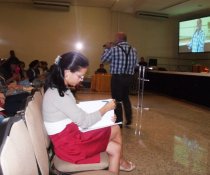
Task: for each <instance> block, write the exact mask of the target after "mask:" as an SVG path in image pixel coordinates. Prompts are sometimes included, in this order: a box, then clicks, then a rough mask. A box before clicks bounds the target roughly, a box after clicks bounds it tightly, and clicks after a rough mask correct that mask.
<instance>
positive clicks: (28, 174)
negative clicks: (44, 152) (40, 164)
mask: <svg viewBox="0 0 210 175" xmlns="http://www.w3.org/2000/svg"><path fill="white" fill-rule="evenodd" d="M0 132H1V147H0V165H1V172H0V174H3V175H38V174H39V173H38V169H37V164H36V158H35V154H34V150H33V146H32V143H31V139H30V136H29V133H28V130H27V128H26V125H25V122H24V121H23V120H22V119H21V118H20V117H11V118H6V119H4V121H3V123H2V124H1V125H0Z"/></svg>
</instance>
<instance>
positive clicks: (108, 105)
mask: <svg viewBox="0 0 210 175" xmlns="http://www.w3.org/2000/svg"><path fill="white" fill-rule="evenodd" d="M104 107H105V108H107V109H108V111H110V110H112V109H115V108H116V101H115V100H114V99H113V100H111V101H109V102H107V103H106V104H105V105H104Z"/></svg>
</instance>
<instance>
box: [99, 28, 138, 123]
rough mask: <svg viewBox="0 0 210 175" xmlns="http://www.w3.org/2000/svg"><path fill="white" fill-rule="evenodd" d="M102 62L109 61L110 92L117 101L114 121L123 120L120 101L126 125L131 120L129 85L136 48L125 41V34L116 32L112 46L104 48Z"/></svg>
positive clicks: (134, 63) (135, 60)
mask: <svg viewBox="0 0 210 175" xmlns="http://www.w3.org/2000/svg"><path fill="white" fill-rule="evenodd" d="M101 61H102V63H104V62H108V63H110V73H111V74H112V78H111V94H112V98H113V99H115V100H116V101H117V102H118V103H117V106H116V109H115V114H116V116H117V120H116V122H121V121H123V117H122V114H123V112H122V103H123V106H124V110H125V117H126V125H130V124H131V122H132V109H131V102H130V99H129V87H130V85H131V81H132V76H133V74H134V69H135V67H136V64H137V52H136V49H135V48H133V47H132V46H130V45H129V44H128V42H127V36H126V34H125V33H123V32H118V33H117V34H116V37H115V43H114V46H113V47H111V48H106V49H105V51H104V53H103V55H102V57H101Z"/></svg>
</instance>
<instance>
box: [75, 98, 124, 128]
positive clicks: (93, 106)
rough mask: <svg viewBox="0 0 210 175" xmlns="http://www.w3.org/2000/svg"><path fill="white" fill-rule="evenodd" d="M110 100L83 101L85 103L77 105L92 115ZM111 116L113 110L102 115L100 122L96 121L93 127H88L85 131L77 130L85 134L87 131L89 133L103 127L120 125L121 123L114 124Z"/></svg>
mask: <svg viewBox="0 0 210 175" xmlns="http://www.w3.org/2000/svg"><path fill="white" fill-rule="evenodd" d="M110 100H111V99H104V100H94V101H85V102H80V103H79V104H77V105H78V107H80V108H81V109H83V110H84V111H85V112H87V113H92V112H95V111H97V110H99V109H100V108H102V107H103V106H104V105H105V104H106V103H107V102H108V101H110ZM113 116H114V110H110V111H108V112H107V113H105V114H104V115H103V117H102V118H101V120H100V121H98V122H97V123H95V124H94V125H92V126H90V127H89V128H87V129H82V128H79V129H80V131H82V132H87V131H91V130H95V129H99V128H104V127H107V126H112V125H117V124H120V123H122V122H120V123H114V122H113V121H112V117H113Z"/></svg>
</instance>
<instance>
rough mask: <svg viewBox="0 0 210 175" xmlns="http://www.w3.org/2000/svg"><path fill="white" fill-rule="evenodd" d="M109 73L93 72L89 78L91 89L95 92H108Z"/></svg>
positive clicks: (109, 87)
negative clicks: (90, 78)
mask: <svg viewBox="0 0 210 175" xmlns="http://www.w3.org/2000/svg"><path fill="white" fill-rule="evenodd" d="M110 89H111V74H94V75H93V77H92V80H91V90H94V91H97V92H110Z"/></svg>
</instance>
